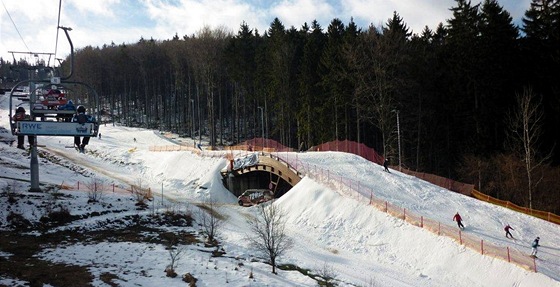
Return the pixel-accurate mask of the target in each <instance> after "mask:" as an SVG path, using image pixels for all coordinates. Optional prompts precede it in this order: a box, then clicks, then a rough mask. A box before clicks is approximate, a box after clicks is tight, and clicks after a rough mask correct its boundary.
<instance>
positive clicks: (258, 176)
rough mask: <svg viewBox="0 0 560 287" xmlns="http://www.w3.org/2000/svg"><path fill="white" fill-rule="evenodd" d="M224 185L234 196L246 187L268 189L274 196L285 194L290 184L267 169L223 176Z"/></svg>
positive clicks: (238, 194)
mask: <svg viewBox="0 0 560 287" xmlns="http://www.w3.org/2000/svg"><path fill="white" fill-rule="evenodd" d="M224 186H225V187H226V188H227V189H228V190H229V191H230V192H231V193H233V194H234V195H235V196H236V197H237V196H240V195H241V194H242V193H243V192H244V191H245V190H247V189H270V190H272V191H273V192H274V198H279V197H281V196H282V195H284V194H286V192H288V191H289V190H290V189H291V188H292V186H291V185H290V184H289V183H288V182H286V181H285V180H283V179H282V178H281V177H279V176H278V175H275V174H272V173H270V172H267V171H255V172H250V173H244V174H240V175H236V176H231V173H230V174H229V175H227V176H226V177H225V178H224Z"/></svg>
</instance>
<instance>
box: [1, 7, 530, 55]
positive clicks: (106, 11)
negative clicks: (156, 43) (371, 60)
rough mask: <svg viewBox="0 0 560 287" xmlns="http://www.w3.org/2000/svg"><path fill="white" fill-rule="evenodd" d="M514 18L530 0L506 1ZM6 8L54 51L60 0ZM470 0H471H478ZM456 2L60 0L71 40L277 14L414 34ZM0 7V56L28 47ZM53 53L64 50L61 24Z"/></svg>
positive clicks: (182, 31)
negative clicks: (398, 24)
mask: <svg viewBox="0 0 560 287" xmlns="http://www.w3.org/2000/svg"><path fill="white" fill-rule="evenodd" d="M501 2H504V3H503V4H502V3H500V4H501V5H503V6H504V9H506V10H507V11H508V12H510V14H511V16H512V17H513V19H514V21H515V23H516V24H517V25H521V18H522V17H523V14H524V12H525V10H527V9H528V8H529V4H530V2H531V0H519V1H505V0H502V1H501ZM3 3H4V4H5V6H6V9H8V11H9V12H10V15H11V16H12V18H13V19H14V21H15V22H16V25H17V27H18V29H19V31H20V33H21V35H22V37H23V38H24V39H25V43H26V44H27V46H28V47H29V50H31V51H41V52H43V51H44V52H54V47H55V36H56V32H57V31H56V25H57V21H58V4H59V0H40V1H38V0H3ZM476 3H477V2H476V1H473V4H476ZM455 5H456V3H455V2H454V1H441V0H328V1H320V0H280V1H265V0H215V1H213V0H95V1H85V0H64V1H63V2H62V15H61V19H60V25H62V26H66V27H71V28H73V31H72V32H71V36H72V40H73V42H74V45H75V47H77V48H78V47H84V46H87V45H93V46H101V45H103V44H110V43H111V42H115V43H116V44H120V43H123V42H124V43H131V42H136V41H138V40H139V39H140V37H144V38H146V39H149V38H154V39H157V40H165V39H170V38H171V37H173V36H174V35H175V33H177V34H178V35H179V36H183V35H193V34H196V33H197V32H198V31H200V29H202V28H203V27H204V26H209V27H211V28H218V27H228V28H229V29H230V30H231V31H232V32H234V33H236V32H237V31H238V30H239V27H240V25H241V23H242V22H245V23H247V24H248V25H249V27H250V28H257V29H258V30H259V32H260V33H261V34H262V33H264V31H266V30H268V28H269V27H270V23H271V22H272V20H273V19H274V18H275V17H278V18H279V19H280V21H282V23H283V24H284V26H285V27H286V28H290V27H291V26H294V27H296V28H298V29H299V28H300V27H301V26H302V25H303V24H304V23H308V24H310V23H311V22H312V21H313V20H317V21H318V22H319V24H320V25H321V26H322V27H323V28H325V29H326V27H328V25H329V24H330V22H331V21H332V20H333V19H334V18H338V19H340V20H341V21H342V22H343V23H348V22H349V21H350V18H351V17H353V18H354V21H355V22H356V24H357V25H358V27H360V28H364V29H365V28H367V27H368V26H369V25H370V24H373V25H375V26H380V25H384V24H385V23H386V22H387V20H388V19H389V18H391V17H392V15H393V11H397V13H399V15H400V16H401V17H402V18H403V21H404V22H405V23H406V24H407V26H408V27H409V29H411V30H412V31H413V32H414V33H420V32H421V31H422V30H423V29H424V27H425V26H426V25H427V26H428V27H429V28H430V29H432V30H433V29H435V28H436V27H437V25H438V24H439V23H440V22H443V23H444V24H445V23H446V20H447V19H449V18H451V17H452V13H451V11H450V10H449V8H451V7H452V6H455ZM1 8H2V9H1V10H2V11H0V22H1V25H0V38H1V41H0V56H1V57H4V58H11V55H9V54H7V53H6V52H7V51H8V50H10V51H14V50H15V51H20V50H21V51H27V48H26V47H25V45H24V44H23V42H22V41H21V39H20V38H19V36H18V34H17V32H16V30H15V29H14V27H13V24H12V23H11V21H10V19H9V17H8V16H7V13H6V11H4V9H3V7H1ZM59 34H60V35H59V45H58V53H57V54H58V55H60V56H59V57H63V56H64V55H66V54H68V53H69V49H68V44H67V41H66V39H65V36H64V34H63V33H62V31H59Z"/></svg>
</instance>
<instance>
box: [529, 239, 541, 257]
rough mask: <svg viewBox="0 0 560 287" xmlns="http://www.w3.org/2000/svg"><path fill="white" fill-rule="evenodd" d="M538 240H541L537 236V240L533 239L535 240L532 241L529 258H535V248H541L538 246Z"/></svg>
mask: <svg viewBox="0 0 560 287" xmlns="http://www.w3.org/2000/svg"><path fill="white" fill-rule="evenodd" d="M539 240H541V238H540V237H538V236H537V238H535V240H533V244H531V247H532V250H531V256H532V257H537V247H539V246H541V245H540V244H539Z"/></svg>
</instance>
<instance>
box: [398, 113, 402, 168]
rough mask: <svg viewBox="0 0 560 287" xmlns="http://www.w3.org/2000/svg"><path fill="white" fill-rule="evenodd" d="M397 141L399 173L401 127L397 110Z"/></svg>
mask: <svg viewBox="0 0 560 287" xmlns="http://www.w3.org/2000/svg"><path fill="white" fill-rule="evenodd" d="M397 140H398V144H399V171H401V169H402V165H401V125H400V123H399V110H397Z"/></svg>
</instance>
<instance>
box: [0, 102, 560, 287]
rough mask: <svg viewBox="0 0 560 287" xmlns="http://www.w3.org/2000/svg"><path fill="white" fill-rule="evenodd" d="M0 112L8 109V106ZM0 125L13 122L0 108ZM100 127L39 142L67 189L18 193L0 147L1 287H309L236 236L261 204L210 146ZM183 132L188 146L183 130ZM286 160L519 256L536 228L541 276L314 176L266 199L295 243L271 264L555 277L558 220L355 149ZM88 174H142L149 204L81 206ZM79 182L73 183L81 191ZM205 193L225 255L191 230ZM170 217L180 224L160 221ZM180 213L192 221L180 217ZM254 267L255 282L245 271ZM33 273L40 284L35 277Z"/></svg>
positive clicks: (558, 270)
mask: <svg viewBox="0 0 560 287" xmlns="http://www.w3.org/2000/svg"><path fill="white" fill-rule="evenodd" d="M0 114H2V115H7V111H6V110H5V102H4V101H2V109H1V111H0ZM0 121H1V123H0V125H1V126H2V127H4V128H7V129H9V127H8V122H7V119H6V117H5V116H3V117H2V118H1V119H0ZM100 131H101V134H102V137H101V138H100V139H99V138H97V139H92V140H91V143H90V145H89V146H88V147H86V150H87V151H86V153H85V154H80V153H77V152H76V151H75V150H74V149H68V148H65V146H67V145H71V142H72V139H71V138H64V137H41V138H39V140H38V142H39V144H40V145H44V147H41V148H39V150H40V152H41V154H42V155H43V157H42V158H41V159H40V167H39V169H40V181H41V182H42V183H43V182H44V183H49V184H51V187H50V188H49V187H47V186H45V190H51V191H53V190H56V187H55V186H56V185H61V184H63V183H64V184H65V185H67V186H71V188H70V189H68V190H58V191H57V193H56V194H53V193H52V192H49V193H41V194H30V193H28V192H26V189H27V188H28V183H26V182H24V180H28V179H29V170H28V167H29V157H28V155H27V152H25V151H21V150H18V149H16V148H15V147H10V146H8V145H7V144H4V143H0V158H1V162H0V164H1V165H2V169H1V171H0V189H1V190H2V196H1V197H0V206H2V207H4V208H2V209H0V232H1V235H2V236H1V238H2V241H1V243H2V245H1V246H2V247H1V248H0V266H3V268H1V269H0V286H2V285H4V286H24V285H25V284H27V285H32V286H69V285H65V283H60V282H61V281H60V282H59V281H56V280H58V279H56V278H59V277H57V276H54V274H57V272H58V273H59V274H60V275H59V276H60V277H63V278H66V279H65V280H70V281H65V282H66V284H67V283H68V282H72V281H71V280H72V279H74V280H76V282H91V285H93V286H164V285H166V286H185V283H184V282H182V281H181V279H180V276H182V275H183V274H185V273H187V272H189V273H191V274H192V275H193V276H194V277H195V278H197V279H198V282H197V286H225V285H227V286H317V284H318V283H317V280H316V279H314V278H313V277H315V278H317V277H316V276H309V275H306V274H304V273H306V272H299V271H295V270H280V271H279V272H278V274H277V275H275V274H272V273H271V272H270V266H268V265H267V264H266V263H264V261H263V260H262V259H260V258H258V257H257V256H256V253H255V252H254V250H253V249H252V248H251V246H249V245H248V241H247V239H246V238H247V236H248V234H249V228H248V224H247V218H251V217H252V216H255V214H256V211H257V208H254V207H250V208H243V207H239V206H237V205H236V204H235V202H236V199H235V198H234V197H233V196H232V195H231V194H230V193H229V192H228V191H227V190H226V189H225V188H224V187H223V185H222V183H221V178H220V175H219V170H220V169H222V168H223V167H224V166H225V164H226V162H225V160H224V159H223V158H222V157H221V156H220V154H215V153H219V152H207V153H205V155H206V156H203V157H200V156H198V155H195V154H192V153H190V152H151V151H149V147H150V146H153V145H168V144H170V143H169V140H167V139H165V138H162V137H161V136H160V135H159V134H158V133H157V132H154V131H149V130H143V129H137V128H127V127H122V126H112V125H107V126H103V127H101V130H100ZM3 136H4V137H9V135H5V134H3ZM134 139H136V141H134ZM180 140H181V139H175V142H178V141H180ZM181 141H185V143H186V144H189V145H192V142H189V140H188V139H182V140H181ZM210 155H213V157H210ZM284 156H286V157H290V158H296V157H297V160H298V161H300V162H301V163H302V164H303V165H302V166H301V168H302V170H307V171H308V172H310V173H311V170H314V171H317V170H325V171H328V172H329V175H330V176H332V178H333V179H336V178H337V177H339V178H340V179H352V180H353V181H354V182H356V183H359V186H360V190H366V191H367V192H371V191H373V192H374V193H375V196H376V197H378V198H380V199H383V200H387V201H389V202H391V203H392V204H395V205H398V206H401V207H403V208H406V209H407V210H410V211H411V212H414V213H416V214H421V215H423V216H425V217H427V218H431V219H433V220H437V221H440V222H441V223H442V224H445V225H449V226H450V227H454V222H453V221H452V220H451V218H452V216H453V214H454V213H455V212H457V211H459V212H460V213H461V214H462V215H463V218H464V223H465V225H466V226H467V230H465V233H466V234H471V235H473V236H477V237H479V238H482V239H484V241H485V242H490V243H492V244H495V245H498V246H509V247H510V248H515V249H519V250H520V251H523V252H526V253H527V254H528V253H529V252H530V247H529V245H530V242H531V241H532V240H533V239H534V237H536V236H540V237H541V244H542V247H541V248H540V250H539V258H540V259H539V260H538V261H537V264H538V269H539V270H538V271H539V272H538V273H535V272H532V271H528V270H526V269H523V268H520V267H518V266H516V265H514V264H510V263H507V262H505V261H503V260H499V259H494V258H492V257H489V256H483V255H480V253H479V252H476V251H475V250H472V249H469V248H465V247H464V246H462V245H460V244H459V243H458V242H456V241H454V240H452V239H451V238H448V237H444V236H437V234H434V233H432V232H429V231H426V230H423V229H421V228H418V227H416V226H413V225H411V224H408V223H406V222H403V221H402V220H400V219H398V218H395V217H392V216H390V215H388V214H386V213H384V212H383V211H380V210H378V209H376V208H373V207H372V206H370V205H368V204H367V197H363V196H360V195H359V194H352V193H349V192H347V191H344V190H343V189H337V188H332V187H331V185H324V184H322V183H320V182H318V181H316V180H315V179H313V176H310V177H306V178H304V179H303V180H302V181H301V182H300V183H299V184H298V185H296V186H295V187H294V188H292V190H290V192H288V193H287V194H286V195H284V196H283V197H282V198H280V199H278V200H276V201H275V202H274V203H273V204H275V205H278V206H279V207H281V208H282V209H283V210H284V211H285V213H286V215H285V218H286V222H287V234H288V236H289V237H290V238H292V239H293V241H294V245H293V247H292V248H291V249H290V250H289V251H288V252H287V253H286V254H285V256H282V257H281V258H280V264H285V265H286V266H296V267H298V268H299V269H300V270H307V273H308V274H315V275H317V274H323V275H331V277H334V279H333V280H332V281H333V282H334V283H336V284H337V285H338V286H442V287H443V286H560V242H559V240H558V238H560V228H559V227H558V226H556V225H553V224H551V223H548V222H545V221H542V220H539V219H536V218H533V217H530V216H526V215H523V214H518V213H515V212H512V211H510V210H507V209H504V208H500V207H497V206H493V205H489V204H486V203H482V202H479V201H477V200H474V199H472V198H468V197H465V196H462V195H458V194H455V193H453V192H450V191H447V190H444V189H441V188H439V187H437V186H434V185H431V184H429V183H426V182H423V181H420V180H418V179H416V178H413V177H410V176H407V175H404V174H401V173H399V172H396V171H393V172H392V173H391V174H388V173H385V172H383V170H382V167H381V166H379V165H376V164H373V163H371V162H368V161H366V160H364V159H362V158H360V157H357V156H354V155H351V154H344V153H336V152H316V153H311V152H310V153H300V154H294V153H291V154H286V155H284ZM311 167H313V168H311ZM92 179H98V180H99V181H101V182H103V183H105V185H106V186H112V184H113V183H114V184H115V185H116V186H118V187H122V188H127V187H129V186H130V185H133V184H136V185H137V184H139V183H141V184H142V186H145V187H150V188H151V190H152V191H153V193H154V200H153V201H150V202H148V206H147V208H145V209H138V206H136V205H135V203H136V198H134V196H133V195H131V194H130V193H127V192H126V191H122V190H120V189H117V191H116V192H112V191H111V190H110V188H109V191H107V192H105V193H104V195H103V198H102V199H101V201H100V202H99V203H87V199H88V196H87V192H86V191H85V190H86V189H85V188H84V183H89V182H91V181H92ZM78 182H81V183H82V186H81V188H79V189H78V187H77V183H78ZM8 187H10V189H11V190H10V193H15V195H14V196H15V197H16V198H17V199H16V200H15V202H10V201H9V196H8V193H7V192H6V191H7V189H8ZM367 192H366V193H367ZM209 198H212V199H213V200H216V201H217V202H218V203H219V204H218V207H217V211H218V213H219V214H220V215H221V216H222V217H223V218H224V222H223V225H222V228H221V230H220V234H219V236H218V241H219V243H220V246H219V249H220V250H221V251H223V252H225V254H223V256H220V257H212V253H211V252H212V251H214V248H211V247H206V246H205V245H204V244H203V242H202V241H203V240H204V237H203V236H202V235H201V228H200V226H199V223H200V214H201V211H200V209H199V207H198V205H200V204H204V203H205V202H207V201H208V199H209ZM58 206H64V207H66V208H67V209H68V210H69V213H70V214H71V215H72V216H73V217H72V220H70V221H68V222H64V223H62V224H52V226H50V227H48V226H47V227H46V226H45V225H41V224H39V222H40V218H41V217H42V216H43V215H45V214H47V213H48V211H49V210H51V211H52V209H53V207H55V208H54V209H56V208H57V207H58ZM10 211H12V212H16V213H19V214H21V215H22V216H23V217H25V219H27V220H29V222H31V225H30V227H28V228H27V229H24V230H18V232H13V231H12V230H13V228H11V227H9V226H8V225H7V216H8V214H9V212H10ZM154 214H158V215H157V216H156V215H154ZM166 214H175V215H178V216H179V217H180V218H182V219H180V220H176V221H174V220H170V219H169V218H168V217H166ZM188 215H190V216H192V218H193V220H194V222H193V223H192V224H190V225H189V224H188V218H189V216H188ZM506 223H509V224H511V225H512V226H513V227H514V228H515V231H514V232H513V234H514V236H515V237H516V240H515V241H511V240H509V239H506V238H505V237H504V234H503V230H502V229H503V226H504V225H505V224H506ZM170 234H175V235H177V234H179V235H181V236H179V237H180V238H182V239H181V240H182V241H181V242H180V244H178V245H177V246H185V248H186V250H187V251H186V252H185V253H184V256H183V257H181V258H180V259H179V261H178V265H177V273H179V275H180V276H179V277H178V278H169V277H166V276H165V273H164V270H165V267H166V266H167V265H168V264H169V262H170V259H169V256H170V254H169V251H168V250H166V249H165V248H166V247H167V245H166V244H167V243H166V242H168V241H166V240H167V238H168V237H169V236H171V235H170ZM7 239H9V240H7ZM37 241H40V242H37ZM24 251H25V252H24ZM26 256H27V257H26ZM26 258H27V259H29V258H33V264H36V266H41V269H42V270H35V269H33V268H28V267H25V268H28V269H23V271H21V272H17V270H16V271H14V270H11V271H10V273H7V272H6V271H5V270H7V269H4V268H7V267H8V266H12V267H17V266H20V267H21V268H24V266H25V265H24V264H23V263H22V262H25V260H27V259H26ZM29 260H30V259H29ZM37 269H40V268H37ZM292 269H293V268H292ZM5 272H6V273H5ZM34 272H35V273H34ZM251 273H252V274H253V278H249V274H251ZM41 276H44V278H50V279H49V280H50V281H41V279H40V278H42V277H41ZM78 278H79V279H80V280H83V281H77V280H78ZM60 280H62V279H60ZM88 280H89V281H88ZM41 282H43V283H48V284H49V285H42V284H41ZM33 284H36V285H33ZM37 284H39V285H37ZM61 284H62V285H61ZM75 286H79V285H75Z"/></svg>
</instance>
